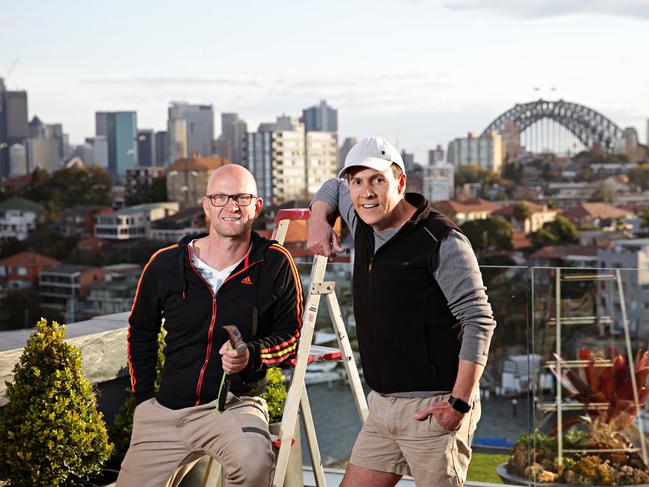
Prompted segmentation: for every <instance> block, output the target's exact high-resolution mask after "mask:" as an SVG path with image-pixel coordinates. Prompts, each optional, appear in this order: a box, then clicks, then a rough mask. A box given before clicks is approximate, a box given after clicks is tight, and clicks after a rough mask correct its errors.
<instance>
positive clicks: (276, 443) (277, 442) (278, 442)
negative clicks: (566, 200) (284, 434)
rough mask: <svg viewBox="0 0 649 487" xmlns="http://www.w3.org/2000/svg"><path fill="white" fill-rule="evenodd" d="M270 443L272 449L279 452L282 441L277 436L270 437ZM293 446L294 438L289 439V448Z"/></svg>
mask: <svg viewBox="0 0 649 487" xmlns="http://www.w3.org/2000/svg"><path fill="white" fill-rule="evenodd" d="M270 443H271V445H273V448H275V449H276V450H279V447H280V446H282V439H281V438H280V437H279V436H278V435H270ZM293 445H295V438H291V446H293Z"/></svg>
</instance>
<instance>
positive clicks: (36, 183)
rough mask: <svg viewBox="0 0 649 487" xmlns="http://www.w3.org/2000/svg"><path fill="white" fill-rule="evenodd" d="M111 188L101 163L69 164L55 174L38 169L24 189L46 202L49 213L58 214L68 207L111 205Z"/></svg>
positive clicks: (30, 197)
mask: <svg viewBox="0 0 649 487" xmlns="http://www.w3.org/2000/svg"><path fill="white" fill-rule="evenodd" d="M110 188H111V183H110V179H109V178H108V174H107V173H106V170H105V169H104V168H102V167H99V166H87V167H83V168H79V167H66V168H63V169H59V170H58V171H56V172H54V173H53V174H52V175H51V176H50V175H49V174H48V173H47V172H45V171H43V170H40V169H36V170H34V172H33V173H32V181H31V182H30V183H29V184H28V185H27V187H26V188H25V190H24V196H25V198H27V199H30V200H32V201H37V202H39V203H43V204H44V205H45V206H46V207H47V209H48V211H49V213H50V214H53V215H55V214H56V213H58V212H59V211H61V210H62V209H64V208H74V207H77V206H86V205H97V206H110V205H111V204H112V199H111V195H110Z"/></svg>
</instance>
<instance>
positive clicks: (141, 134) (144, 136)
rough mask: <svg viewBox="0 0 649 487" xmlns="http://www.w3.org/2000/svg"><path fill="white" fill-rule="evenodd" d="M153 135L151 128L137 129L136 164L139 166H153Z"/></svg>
mask: <svg viewBox="0 0 649 487" xmlns="http://www.w3.org/2000/svg"><path fill="white" fill-rule="evenodd" d="M155 162H156V156H155V135H154V133H153V130H150V129H143V130H138V131H137V164H138V166H140V167H151V166H155Z"/></svg>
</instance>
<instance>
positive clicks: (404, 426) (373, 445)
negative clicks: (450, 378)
mask: <svg viewBox="0 0 649 487" xmlns="http://www.w3.org/2000/svg"><path fill="white" fill-rule="evenodd" d="M448 398H449V394H445V395H441V396H436V397H432V398H431V397H428V398H402V397H390V396H382V395H381V394H378V393H376V392H374V391H372V392H370V394H369V396H368V398H367V400H368V405H369V415H368V417H367V420H366V421H365V424H364V425H363V428H362V430H361V432H360V433H359V435H358V438H357V439H356V443H355V444H354V449H353V450H352V456H351V459H350V463H352V464H354V465H357V466H359V467H363V468H367V469H371V470H378V471H380V472H390V473H396V474H398V475H412V476H413V477H414V478H415V481H416V483H417V485H422V486H434V487H442V486H451V487H455V486H457V485H459V484H462V483H464V481H465V480H466V473H467V470H468V468H469V461H470V460H471V440H472V439H473V433H474V432H475V428H476V425H477V423H478V420H479V419H480V401H479V400H476V401H474V403H473V407H472V409H471V411H469V412H468V413H467V414H466V415H465V417H464V420H463V421H462V424H461V425H460V429H459V430H458V431H447V430H445V429H444V428H442V427H441V426H440V425H439V423H437V421H435V419H434V418H433V417H432V416H429V417H428V419H426V420H424V421H418V420H416V419H415V415H416V414H417V413H418V412H420V411H422V410H424V409H426V407H427V406H428V405H429V404H430V403H431V402H436V401H447V400H448Z"/></svg>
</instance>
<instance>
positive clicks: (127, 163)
mask: <svg viewBox="0 0 649 487" xmlns="http://www.w3.org/2000/svg"><path fill="white" fill-rule="evenodd" d="M95 122H96V134H97V135H100V136H101V135H103V136H105V137H106V140H107V142H108V176H109V177H110V179H111V181H112V182H113V183H114V184H115V183H119V182H120V181H122V180H123V179H124V178H125V177H126V170H127V169H131V168H134V167H135V166H137V114H136V113H135V112H97V113H96V115H95Z"/></svg>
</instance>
